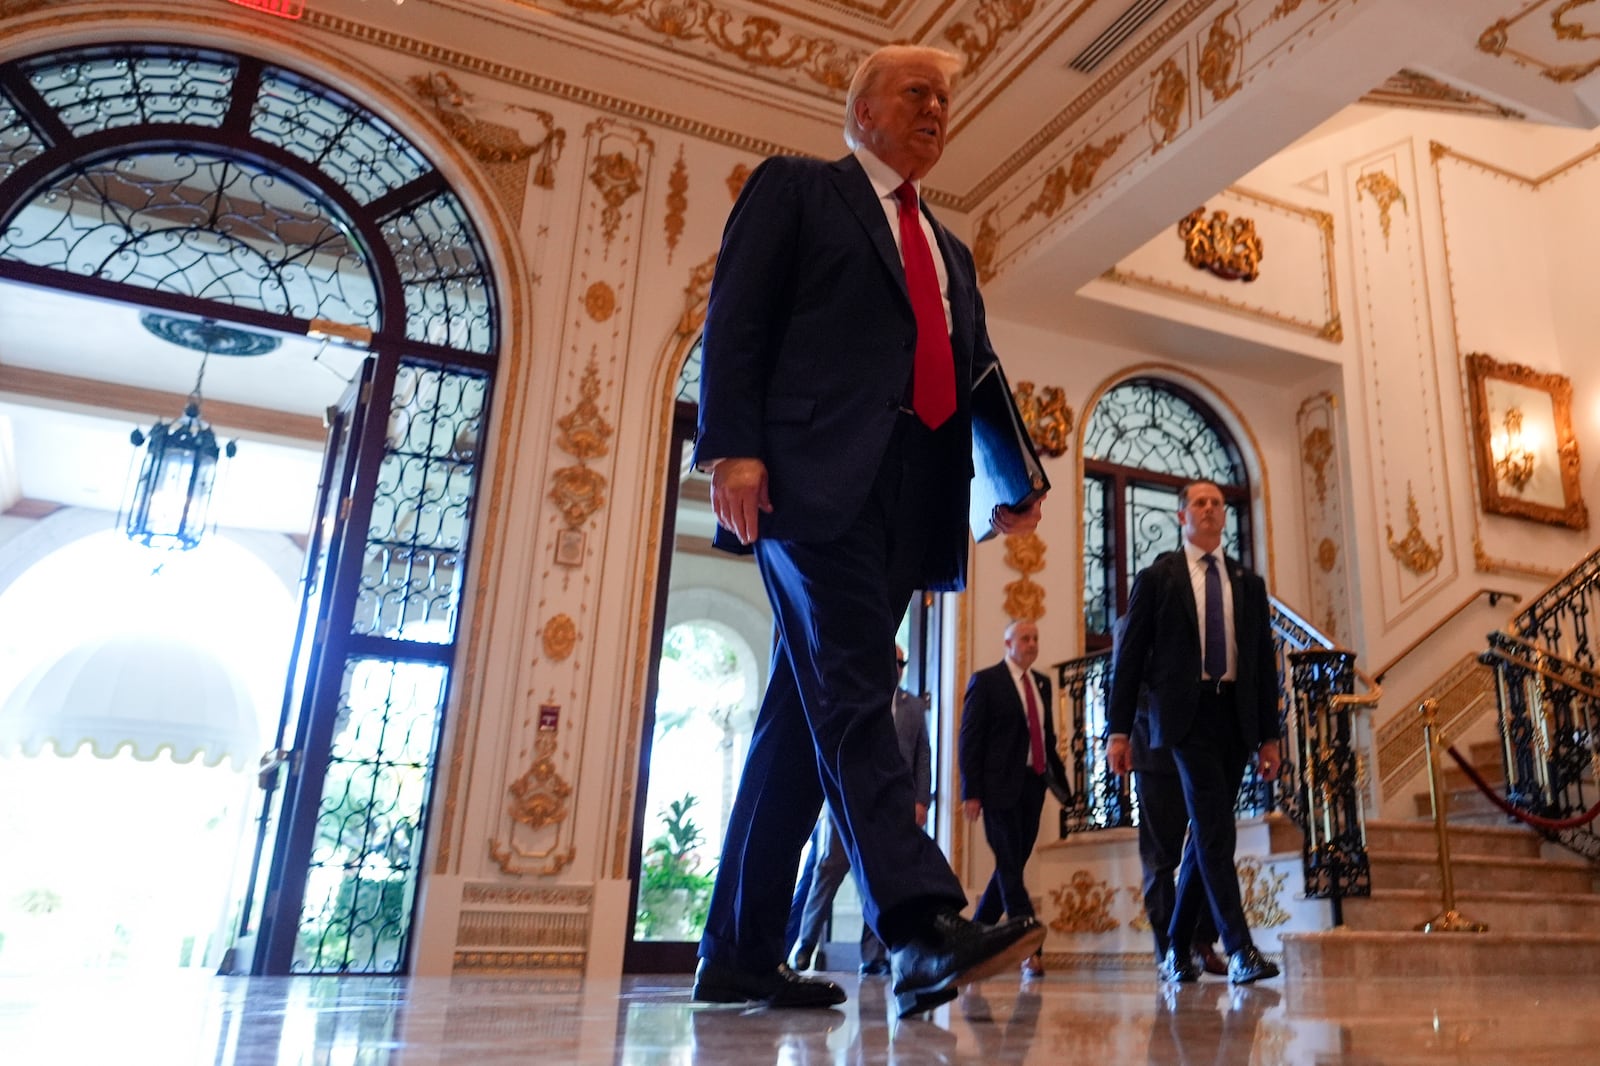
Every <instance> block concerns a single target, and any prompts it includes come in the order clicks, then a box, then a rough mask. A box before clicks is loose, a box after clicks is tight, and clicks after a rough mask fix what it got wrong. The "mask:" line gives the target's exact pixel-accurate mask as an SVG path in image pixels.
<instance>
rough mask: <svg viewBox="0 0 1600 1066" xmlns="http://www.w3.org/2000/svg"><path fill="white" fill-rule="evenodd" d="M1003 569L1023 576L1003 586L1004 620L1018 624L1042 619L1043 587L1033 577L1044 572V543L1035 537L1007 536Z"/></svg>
mask: <svg viewBox="0 0 1600 1066" xmlns="http://www.w3.org/2000/svg"><path fill="white" fill-rule="evenodd" d="M1005 543H1006V565H1007V566H1009V567H1011V569H1013V570H1015V571H1017V572H1018V573H1019V574H1021V575H1022V576H1021V577H1020V578H1018V579H1017V580H1015V581H1012V582H1008V583H1007V584H1006V599H1005V611H1006V617H1008V618H1011V619H1013V620H1015V621H1020V622H1037V621H1038V620H1039V619H1041V618H1043V617H1044V586H1042V585H1039V584H1037V583H1036V582H1034V580H1033V577H1032V575H1034V574H1037V573H1038V572H1039V571H1041V570H1043V569H1044V549H1045V544H1044V541H1042V540H1040V539H1039V535H1038V534H1037V533H1011V534H1007V536H1006V542H1005Z"/></svg>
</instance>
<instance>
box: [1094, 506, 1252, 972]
mask: <svg viewBox="0 0 1600 1066" xmlns="http://www.w3.org/2000/svg"><path fill="white" fill-rule="evenodd" d="M1226 519H1227V508H1226V507H1225V505H1224V504H1223V500H1222V490H1221V489H1219V488H1218V487H1217V486H1216V485H1215V484H1213V483H1212V482H1209V481H1195V482H1191V483H1190V484H1188V485H1185V486H1184V487H1183V490H1182V491H1181V492H1180V493H1179V494H1178V521H1179V523H1180V524H1181V525H1182V527H1183V548H1182V549H1181V550H1179V551H1173V552H1167V553H1166V554H1165V555H1162V556H1160V557H1159V558H1158V559H1156V561H1155V562H1153V563H1151V564H1150V565H1149V566H1147V567H1146V568H1145V569H1143V570H1141V571H1140V572H1139V573H1138V575H1137V576H1136V577H1135V578H1134V580H1133V588H1132V590H1131V591H1130V592H1129V594H1128V610H1127V613H1126V614H1125V615H1124V616H1123V618H1122V619H1121V620H1120V621H1119V622H1118V624H1117V634H1116V646H1115V649H1114V650H1113V653H1112V660H1111V706H1110V708H1109V711H1108V714H1107V726H1108V730H1107V731H1108V733H1109V741H1108V744H1107V748H1106V755H1107V759H1108V761H1109V762H1110V765H1111V771H1112V772H1113V773H1117V774H1126V773H1129V772H1130V771H1131V770H1132V769H1133V768H1134V751H1133V745H1132V744H1131V743H1130V739H1129V737H1130V734H1131V733H1132V732H1133V731H1134V724H1135V721H1136V719H1142V722H1141V725H1142V726H1143V729H1144V730H1145V731H1147V733H1148V744H1149V748H1150V749H1152V750H1162V749H1164V750H1165V751H1167V752H1169V753H1170V754H1171V756H1172V761H1173V764H1174V766H1175V767H1176V769H1177V785H1178V788H1177V789H1176V790H1171V791H1172V792H1175V793H1176V795H1169V796H1167V798H1165V799H1164V800H1159V799H1156V798H1154V797H1152V795H1151V793H1150V792H1149V791H1148V790H1147V791H1145V792H1144V793H1143V795H1144V796H1146V797H1147V800H1148V802H1150V803H1151V805H1152V806H1155V807H1157V808H1158V809H1157V810H1156V811H1155V816H1156V817H1158V818H1167V819H1169V820H1171V819H1175V818H1177V817H1178V816H1177V815H1176V813H1175V812H1173V811H1171V810H1170V805H1172V804H1174V803H1175V802H1176V801H1177V799H1178V798H1179V797H1181V799H1182V802H1183V804H1184V807H1185V809H1186V813H1187V815H1188V820H1189V833H1190V837H1191V839H1192V840H1193V843H1194V848H1195V861H1194V862H1193V863H1187V862H1186V863H1184V864H1183V865H1182V867H1181V868H1180V870H1179V873H1178V885H1177V903H1176V906H1175V908H1174V910H1173V914H1172V921H1171V925H1170V927H1169V930H1168V937H1167V956H1166V958H1165V959H1164V960H1163V961H1162V963H1161V975H1162V977H1163V978H1165V979H1166V980H1169V981H1177V982H1189V981H1193V980H1195V979H1197V978H1198V977H1199V971H1198V968H1197V967H1196V966H1195V963H1194V959H1193V957H1192V955H1191V954H1190V948H1191V945H1192V942H1193V937H1194V931H1195V925H1196V921H1197V919H1198V907H1199V905H1200V903H1201V902H1202V901H1204V902H1205V903H1206V904H1208V905H1209V906H1210V908H1211V914H1212V917H1213V919H1215V921H1216V926H1217V929H1218V931H1219V932H1220V933H1221V934H1222V946H1223V949H1224V950H1225V951H1226V952H1227V953H1228V979H1229V980H1230V981H1232V982H1233V983H1234V984H1249V983H1251V982H1253V981H1259V980H1261V979H1262V978H1264V977H1276V976H1277V975H1278V968H1277V967H1276V966H1275V965H1273V964H1272V963H1271V962H1270V961H1268V960H1267V959H1266V958H1265V957H1263V956H1262V954H1261V952H1259V951H1257V950H1256V947H1255V944H1254V942H1253V941H1252V940H1251V938H1250V928H1249V926H1248V925H1247V924H1246V922H1245V916H1244V907H1243V905H1242V903H1241V901H1240V896H1239V875H1238V872H1237V871H1236V870H1235V869H1234V866H1233V852H1234V846H1235V844H1236V842H1237V829H1236V827H1235V825H1234V816H1233V804H1234V797H1236V796H1237V795H1238V794H1239V783H1240V782H1241V781H1242V780H1243V779H1244V770H1245V767H1246V765H1248V763H1249V761H1250V759H1251V757H1252V755H1253V756H1254V757H1255V759H1256V762H1257V765H1258V766H1259V767H1260V770H1261V776H1262V778H1263V779H1264V780H1268V781H1270V780H1272V779H1273V778H1275V777H1277V775H1278V758H1279V756H1278V736H1279V733H1280V729H1279V726H1278V678H1277V670H1276V662H1277V660H1276V656H1275V655H1274V653H1273V647H1272V629H1271V625H1270V615H1269V609H1268V606H1267V586H1266V583H1265V582H1263V581H1262V580H1261V578H1260V577H1258V576H1257V575H1255V574H1253V573H1251V572H1250V571H1248V570H1246V569H1245V568H1244V567H1243V566H1241V565H1240V564H1239V562H1238V561H1237V560H1235V559H1229V558H1226V557H1225V556H1224V555H1223V554H1222V551H1221V548H1222V530H1223V524H1224V522H1225V521H1226ZM1155 781H1156V779H1155V778H1154V777H1152V778H1151V781H1150V782H1147V784H1152V783H1155ZM1148 816H1149V815H1148V814H1147V817H1148ZM1195 877H1198V878H1199V879H1200V881H1201V884H1202V886H1203V887H1204V889H1205V891H1204V893H1203V894H1202V893H1199V892H1195V891H1193V889H1192V887H1191V881H1192V879H1193V878H1195Z"/></svg>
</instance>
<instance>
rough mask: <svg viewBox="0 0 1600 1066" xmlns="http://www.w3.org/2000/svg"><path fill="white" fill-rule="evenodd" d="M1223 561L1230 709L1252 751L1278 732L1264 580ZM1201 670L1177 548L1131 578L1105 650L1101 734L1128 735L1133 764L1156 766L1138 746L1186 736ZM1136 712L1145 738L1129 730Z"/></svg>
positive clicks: (1196, 622) (1194, 615) (1196, 617)
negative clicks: (1231, 657) (1230, 636)
mask: <svg viewBox="0 0 1600 1066" xmlns="http://www.w3.org/2000/svg"><path fill="white" fill-rule="evenodd" d="M1225 562H1226V565H1227V570H1228V581H1229V582H1230V584H1231V585H1232V586H1233V629H1234V639H1235V642H1236V644H1237V655H1238V661H1237V662H1236V663H1235V664H1234V674H1235V682H1234V690H1233V691H1234V710H1235V712H1236V713H1237V715H1238V718H1239V735H1240V737H1241V738H1242V739H1243V740H1244V744H1245V750H1246V751H1250V752H1253V751H1255V750H1256V749H1257V748H1258V747H1260V746H1261V742H1262V741H1264V740H1274V739H1277V737H1278V735H1279V733H1280V732H1281V730H1280V728H1279V725H1278V671H1277V655H1276V653H1275V652H1274V650H1273V645H1272V624H1271V614H1270V609H1269V607H1268V605H1267V585H1266V582H1264V581H1262V580H1261V578H1260V577H1259V576H1258V575H1256V574H1253V573H1251V572H1250V571H1249V570H1246V569H1245V568H1244V567H1243V566H1241V565H1240V564H1239V562H1238V560H1236V559H1231V558H1226V557H1225ZM1202 673H1203V671H1202V669H1201V663H1200V612H1199V609H1198V608H1197V607H1196V605H1195V601H1194V586H1193V584H1191V582H1190V580H1189V561H1188V558H1187V556H1185V555H1184V553H1183V551H1182V550H1181V549H1180V550H1178V551H1172V552H1167V553H1166V554H1164V555H1162V556H1160V557H1159V558H1157V559H1156V561H1155V562H1153V563H1151V564H1150V565H1149V566H1147V567H1145V568H1144V569H1143V570H1141V571H1139V574H1138V576H1136V577H1135V578H1134V579H1133V589H1132V590H1131V591H1130V592H1129V594H1128V610H1127V613H1126V614H1124V615H1123V617H1122V619H1121V620H1120V621H1119V622H1118V623H1117V634H1116V647H1115V650H1114V651H1113V653H1112V660H1111V707H1110V711H1109V713H1108V715H1107V720H1108V732H1111V733H1127V734H1129V736H1130V738H1131V743H1132V744H1133V746H1134V750H1133V752H1132V755H1133V758H1134V765H1135V768H1138V769H1144V768H1146V767H1148V768H1151V769H1154V768H1156V767H1155V766H1150V759H1149V753H1148V751H1140V750H1138V749H1139V748H1140V746H1142V744H1143V743H1145V742H1146V741H1147V742H1148V745H1149V747H1150V748H1157V749H1159V748H1166V747H1170V746H1171V745H1174V744H1181V743H1182V742H1183V739H1184V738H1185V737H1187V736H1188V735H1189V730H1190V728H1191V727H1192V726H1193V725H1194V717H1195V708H1196V706H1197V705H1198V701H1199V682H1200V678H1201V676H1202ZM1141 695H1142V696H1143V701H1144V705H1143V706H1142V707H1141V706H1140V698H1141ZM1136 716H1137V717H1143V718H1144V719H1145V720H1144V721H1143V722H1142V723H1140V724H1141V725H1144V726H1145V727H1147V729H1148V734H1147V735H1146V734H1145V730H1143V729H1138V730H1136V729H1135V728H1134V719H1135V717H1136ZM1141 763H1143V764H1144V765H1141Z"/></svg>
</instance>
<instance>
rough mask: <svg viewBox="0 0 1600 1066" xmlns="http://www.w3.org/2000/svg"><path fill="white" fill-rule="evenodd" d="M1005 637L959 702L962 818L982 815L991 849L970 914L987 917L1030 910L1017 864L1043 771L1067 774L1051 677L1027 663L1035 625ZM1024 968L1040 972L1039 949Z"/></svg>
mask: <svg viewBox="0 0 1600 1066" xmlns="http://www.w3.org/2000/svg"><path fill="white" fill-rule="evenodd" d="M1005 642H1006V657H1005V658H1004V659H1001V660H1000V661H999V662H998V663H996V664H995V665H993V666H990V667H986V668H985V669H982V670H979V671H978V672H977V673H975V674H973V675H972V679H971V680H970V681H968V682H967V695H966V699H965V700H964V701H963V702H962V704H961V743H960V753H959V757H960V763H961V807H962V811H963V813H965V814H966V816H967V820H968V821H969V822H974V821H977V820H978V818H979V817H980V816H982V818H983V833H984V836H985V837H987V838H988V841H989V850H990V851H992V852H994V873H993V875H991V876H990V878H989V884H988V885H987V886H986V887H985V888H984V890H983V894H982V895H981V896H979V897H978V905H977V907H976V908H975V909H974V910H973V913H972V917H973V920H974V921H978V922H984V923H986V924H992V923H994V922H996V921H999V919H1000V915H1001V913H1005V914H1007V915H1009V916H1011V917H1012V918H1021V917H1032V916H1033V900H1032V898H1031V897H1029V895H1028V889H1027V887H1026V886H1025V885H1024V884H1023V883H1022V871H1023V868H1024V867H1025V866H1027V864H1028V858H1029V856H1031V855H1032V854H1033V845H1034V842H1035V841H1037V840H1038V838H1039V816H1040V813H1041V812H1042V811H1043V809H1044V797H1045V793H1046V792H1048V791H1049V790H1050V786H1049V776H1047V775H1050V776H1054V778H1055V780H1057V781H1060V782H1065V781H1066V779H1067V772H1066V768H1065V767H1063V766H1062V765H1061V756H1060V755H1059V754H1058V753H1057V751H1056V731H1055V726H1054V725H1052V723H1051V718H1052V717H1054V716H1053V715H1052V714H1051V713H1050V708H1051V703H1050V681H1049V679H1048V678H1046V677H1045V676H1044V675H1043V674H1041V673H1039V672H1038V671H1037V670H1034V669H1033V668H1032V667H1033V663H1034V660H1035V659H1037V658H1038V657H1039V627H1038V626H1036V625H1034V624H1033V623H1032V622H1012V623H1011V624H1010V625H1009V626H1007V627H1006V636H1005ZM1023 974H1024V975H1025V976H1028V977H1041V976H1043V975H1044V960H1043V958H1042V957H1041V955H1040V954H1039V953H1037V952H1036V953H1035V954H1033V955H1030V956H1029V957H1028V958H1027V959H1025V960H1024V961H1023Z"/></svg>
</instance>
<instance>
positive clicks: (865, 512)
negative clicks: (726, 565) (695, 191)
mask: <svg viewBox="0 0 1600 1066" xmlns="http://www.w3.org/2000/svg"><path fill="white" fill-rule="evenodd" d="M959 67H960V60H959V58H958V57H956V56H954V55H952V54H951V53H948V52H942V51H939V50H937V49H931V48H921V47H915V46H889V47H886V48H882V49H879V50H878V51H877V52H874V53H873V54H872V55H871V56H869V57H868V58H867V59H866V60H865V61H863V63H862V65H861V67H860V68H859V69H858V70H857V71H856V75H855V77H854V79H853V80H852V81H851V85H850V89H849V92H848V93H847V96H846V101H845V140H846V142H847V143H848V144H849V145H850V147H851V148H852V149H853V152H852V154H850V155H848V156H845V157H844V158H842V159H838V160H835V161H833V162H823V161H818V160H813V159H800V158H793V157H781V156H780V157H775V158H772V159H768V160H767V161H765V162H764V163H762V164H761V165H760V166H758V167H757V168H756V169H755V171H754V172H752V173H751V175H750V178H749V180H748V181H747V182H746V183H745V187H744V190H743V191H742V192H741V193H740V195H739V200H738V202H737V203H736V204H735V205H734V208H733V213H732V214H731V215H730V216H729V219H728V224H727V228H726V229H725V231H724V233H723V241H722V251H721V253H720V256H719V258H718V261H717V271H716V277H715V280H714V281H713V282H712V286H711V294H710V301H709V304H708V307H707V312H706V326H705V338H704V348H703V354H702V360H703V361H702V377H701V384H700V426H699V434H698V436H697V440H696V446H695V457H694V461H695V463H696V464H697V465H699V466H700V467H701V468H702V469H709V470H710V471H711V503H712V509H713V510H714V511H715V513H716V516H717V523H718V526H719V529H718V535H717V543H718V544H719V545H721V546H723V547H727V548H730V549H735V550H736V549H739V548H744V549H746V550H753V551H754V552H755V555H756V562H757V564H758V566H759V567H760V570H761V576H762V580H763V582H764V583H765V585H766V589H767V596H768V599H769V600H770V601H771V603H772V609H773V615H774V619H775V622H776V628H777V646H776V648H775V649H774V653H773V658H772V674H771V680H770V681H769V682H768V685H767V691H766V694H765V696H764V697H763V699H762V704H761V711H760V713H759V716H758V718H757V721H756V726H755V732H754V734H753V735H752V737H751V742H750V751H749V755H748V757H747V759H746V762H745V767H744V773H743V777H742V778H741V780H740V784H739V791H738V795H737V796H736V797H735V800H734V804H733V809H732V811H731V812H730V815H729V823H728V832H727V837H726V839H725V841H724V842H723V848H722V857H721V861H720V863H719V865H718V868H717V881H716V886H715V888H714V889H713V891H712V896H711V905H710V913H709V915H708V917H707V921H706V932H705V936H704V937H703V938H702V939H701V942H700V960H701V961H700V967H699V970H698V971H697V974H696V981H695V988H694V996H695V998H696V999H698V1000H701V1001H709V1002H752V1001H755V1002H764V1003H767V1004H769V1005H772V1006H796V1007H826V1006H831V1005H833V1004H836V1003H839V1002H842V1001H843V999H844V992H843V990H842V989H840V988H839V986H838V985H836V984H834V983H832V982H831V981H827V980H824V979H820V978H804V977H800V976H799V975H797V974H795V973H794V971H792V970H790V969H789V968H788V967H787V966H786V965H784V964H783V959H784V954H785V948H786V947H787V945H786V944H785V941H784V925H785V918H786V916H787V914H788V911H789V889H790V887H791V886H793V885H794V883H795V874H796V871H797V869H798V867H799V860H800V853H801V850H802V848H803V847H804V846H805V841H806V837H807V836H808V835H809V834H810V832H811V829H812V827H813V826H814V825H815V823H816V820H817V814H818V811H819V810H820V809H821V806H822V803H823V801H824V800H826V802H827V804H828V810H829V814H830V815H831V816H832V818H833V820H834V825H835V827H836V828H837V829H838V832H839V838H840V842H841V843H842V844H843V845H844V848H845V851H846V853H847V854H848V855H849V857H850V867H851V869H852V870H853V871H854V873H855V876H856V883H857V884H858V885H859V886H860V888H861V892H862V909H863V912H864V917H865V918H866V921H867V923H868V924H869V925H870V926H871V927H872V928H873V930H874V931H875V932H876V933H877V934H878V936H879V937H880V938H881V939H882V940H883V941H884V942H885V943H886V944H888V945H889V948H890V953H891V957H890V965H891V969H892V973H893V975H894V985H893V989H894V994H895V1003H896V1008H897V1010H899V1012H900V1013H901V1014H911V1013H917V1012H920V1011H926V1010H930V1009H932V1008H933V1007H935V1006H937V1005H939V1004H940V1003H944V1002H948V1001H949V1000H950V999H953V998H954V997H955V995H956V993H957V991H958V987H959V985H960V984H962V983H965V982H969V981H973V980H978V979H981V978H983V977H986V976H989V975H990V974H992V973H996V972H999V970H1000V969H1002V968H1003V967H1005V966H1008V965H1011V964H1013V963H1015V962H1016V961H1018V960H1020V959H1021V958H1023V957H1025V956H1026V955H1029V954H1031V953H1032V952H1033V950H1034V949H1035V948H1036V947H1038V945H1039V943H1040V942H1042V941H1043V939H1044V931H1043V928H1042V927H1041V926H1040V925H1039V924H1038V922H1037V921H1034V920H1032V919H1016V920H1013V921H1011V922H1007V923H1005V924H1004V925H1001V926H998V927H994V928H990V927H986V926H979V925H977V924H976V923H973V922H969V921H967V920H966V919H964V918H962V917H961V916H960V913H959V912H960V909H961V908H962V907H963V906H965V904H966V897H965V895H964V894H963V892H962V890H961V882H960V880H959V879H958V878H957V877H956V876H955V874H954V872H952V871H951V869H950V864H949V863H948V862H947V861H946V860H945V858H944V855H943V854H942V853H941V852H940V851H939V848H938V846H937V845H936V844H935V843H934V841H933V840H932V839H930V838H929V837H928V835H927V834H925V833H923V832H922V831H921V830H919V829H918V828H917V824H916V821H915V819H914V811H915V808H916V804H915V797H914V795H913V790H912V781H911V773H910V771H909V770H908V769H907V768H906V765H905V760H904V759H902V758H901V756H900V751H899V745H898V743H897V741H896V739H895V730H894V721H893V718H892V716H891V714H890V707H889V704H890V700H891V699H892V697H893V693H894V689H895V676H894V669H895V668H894V641H895V631H896V629H898V627H899V624H900V620H901V618H902V617H904V615H905V610H906V606H907V604H908V603H909V601H910V598H911V593H912V591H913V590H915V589H931V590H946V589H959V588H961V587H962V586H963V584H964V583H965V578H966V560H967V550H968V540H967V507H968V498H969V492H970V480H971V475H972V419H971V400H972V386H973V383H974V382H975V381H976V380H977V375H978V373H979V372H980V371H982V370H984V369H985V368H987V367H988V366H989V365H990V364H992V363H994V362H996V357H995V354H994V349H993V348H992V346H991V345H990V343H989V336H988V329H987V327H986V325H985V322H984V312H983V302H982V300H981V299H980V298H979V296H978V287H977V272H976V268H975V266H974V264H973V260H972V253H971V252H970V251H969V250H968V249H967V247H966V246H965V245H964V244H962V243H961V242H960V241H959V240H957V239H956V238H955V237H954V236H953V235H951V234H950V233H949V231H947V230H946V229H945V228H944V227H943V226H941V225H940V224H939V223H938V221H937V220H935V219H934V218H933V216H932V215H931V214H930V213H929V212H928V211H927V210H926V208H925V206H922V205H921V202H920V196H919V190H918V182H920V180H921V179H922V178H923V176H924V175H926V174H927V173H928V171H929V170H930V169H931V168H932V167H933V165H934V164H935V163H936V162H937V161H938V159H939V156H940V155H941V154H942V153H943V151H944V141H945V131H946V123H947V121H948V118H949V104H950V80H951V78H952V77H953V76H954V75H955V73H956V71H957V70H958V69H959ZM1038 520H1039V509H1038V506H1037V505H1034V506H1032V507H1030V508H1029V509H1028V510H1026V511H1023V512H1011V511H1007V510H1005V509H1003V508H1002V509H997V512H996V515H995V525H996V528H997V529H999V531H1000V532H1002V533H1008V532H1023V531H1026V530H1029V529H1032V528H1034V527H1035V526H1036V525H1037V523H1038Z"/></svg>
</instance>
